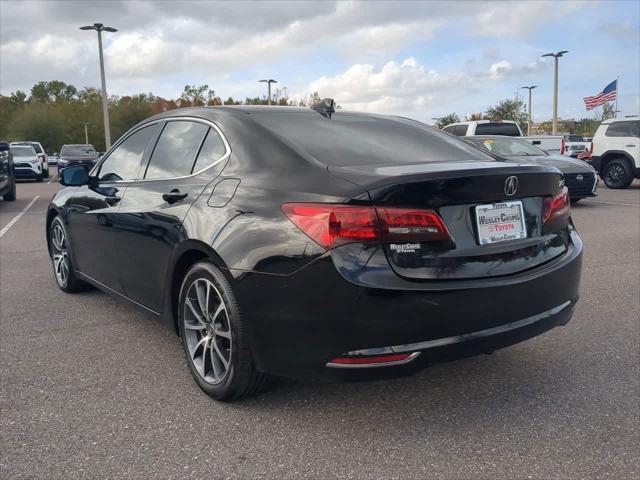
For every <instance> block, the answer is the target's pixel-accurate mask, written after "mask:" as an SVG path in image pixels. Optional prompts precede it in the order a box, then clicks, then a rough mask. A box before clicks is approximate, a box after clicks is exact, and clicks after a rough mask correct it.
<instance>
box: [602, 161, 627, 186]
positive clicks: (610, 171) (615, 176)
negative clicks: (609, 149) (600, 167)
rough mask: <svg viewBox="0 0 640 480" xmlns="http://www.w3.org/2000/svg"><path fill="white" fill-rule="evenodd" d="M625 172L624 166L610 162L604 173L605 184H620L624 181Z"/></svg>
mask: <svg viewBox="0 0 640 480" xmlns="http://www.w3.org/2000/svg"><path fill="white" fill-rule="evenodd" d="M625 175H626V172H625V171H624V168H623V167H622V165H620V164H619V163H612V164H611V165H609V167H608V168H607V172H606V174H605V179H606V180H607V182H606V183H607V185H612V186H618V185H621V184H622V182H623V181H624V177H625Z"/></svg>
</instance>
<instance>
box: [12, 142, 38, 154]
mask: <svg viewBox="0 0 640 480" xmlns="http://www.w3.org/2000/svg"><path fill="white" fill-rule="evenodd" d="M14 145H20V146H23V147H32V148H33V150H34V151H35V153H42V149H41V148H40V146H39V145H38V144H37V143H31V142H18V143H15V144H14Z"/></svg>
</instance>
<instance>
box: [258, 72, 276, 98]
mask: <svg viewBox="0 0 640 480" xmlns="http://www.w3.org/2000/svg"><path fill="white" fill-rule="evenodd" d="M260 82H264V83H266V84H267V92H268V97H267V103H268V104H269V105H271V84H272V83H278V81H277V80H274V79H273V78H270V79H269V80H260Z"/></svg>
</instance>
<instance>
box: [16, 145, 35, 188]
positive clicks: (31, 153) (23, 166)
mask: <svg viewBox="0 0 640 480" xmlns="http://www.w3.org/2000/svg"><path fill="white" fill-rule="evenodd" d="M11 153H12V154H13V167H14V171H15V175H16V178H33V179H35V181H36V182H41V181H42V177H43V173H42V160H41V157H40V156H39V155H38V154H37V153H36V151H35V150H34V148H33V147H32V146H31V145H28V144H27V145H14V144H13V143H12V144H11Z"/></svg>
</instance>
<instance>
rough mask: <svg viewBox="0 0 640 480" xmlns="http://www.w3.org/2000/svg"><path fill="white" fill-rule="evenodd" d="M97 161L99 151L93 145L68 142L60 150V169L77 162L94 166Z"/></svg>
mask: <svg viewBox="0 0 640 480" xmlns="http://www.w3.org/2000/svg"><path fill="white" fill-rule="evenodd" d="M97 161H98V152H96V149H95V148H93V145H90V144H85V143H80V144H67V145H63V146H62V149H61V150H60V157H59V159H58V169H62V168H65V167H69V166H71V165H77V164H82V165H84V166H86V167H93V165H94V164H95V163H96V162H97Z"/></svg>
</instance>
